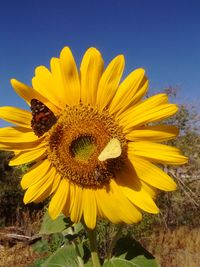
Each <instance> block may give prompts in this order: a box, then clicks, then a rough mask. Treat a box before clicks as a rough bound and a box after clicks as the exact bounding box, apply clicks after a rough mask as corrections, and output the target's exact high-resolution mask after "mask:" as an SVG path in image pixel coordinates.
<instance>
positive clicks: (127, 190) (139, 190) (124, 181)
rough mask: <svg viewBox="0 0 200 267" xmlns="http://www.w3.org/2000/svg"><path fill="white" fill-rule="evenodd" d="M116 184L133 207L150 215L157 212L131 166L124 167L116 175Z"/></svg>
mask: <svg viewBox="0 0 200 267" xmlns="http://www.w3.org/2000/svg"><path fill="white" fill-rule="evenodd" d="M116 183H117V185H118V186H119V187H120V189H121V190H122V191H123V193H124V195H126V197H127V198H128V199H129V200H130V201H131V202H132V203H133V204H134V205H136V206H137V207H139V208H140V209H142V210H144V211H147V212H150V213H158V212H159V210H158V208H157V206H156V204H155V203H154V201H153V200H152V198H151V196H150V195H149V194H148V193H147V191H145V190H144V188H143V187H142V184H141V183H140V181H139V179H138V177H137V175H136V173H135V171H134V169H133V167H132V166H131V165H126V166H125V168H124V169H123V170H121V171H120V172H118V173H117V179H116Z"/></svg>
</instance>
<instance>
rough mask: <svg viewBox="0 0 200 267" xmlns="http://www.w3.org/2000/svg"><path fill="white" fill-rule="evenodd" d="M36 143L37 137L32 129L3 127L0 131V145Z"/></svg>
mask: <svg viewBox="0 0 200 267" xmlns="http://www.w3.org/2000/svg"><path fill="white" fill-rule="evenodd" d="M34 141H38V137H37V136H36V135H35V134H34V133H33V131H32V129H27V128H24V127H18V126H17V127H5V128H1V129H0V142H2V143H17V142H18V143H24V142H34Z"/></svg>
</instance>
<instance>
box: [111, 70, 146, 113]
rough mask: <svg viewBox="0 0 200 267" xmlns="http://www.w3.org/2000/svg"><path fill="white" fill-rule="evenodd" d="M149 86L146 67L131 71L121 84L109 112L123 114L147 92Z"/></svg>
mask: <svg viewBox="0 0 200 267" xmlns="http://www.w3.org/2000/svg"><path fill="white" fill-rule="evenodd" d="M147 88H148V80H147V78H146V76H145V70H144V69H137V70H135V71H133V72H132V73H130V74H129V75H128V76H127V78H126V79H125V80H124V81H123V82H122V83H121V84H120V86H119V88H118V90H117V92H116V95H115V96H114V98H113V100H112V102H111V104H110V107H109V112H110V113H111V114H113V113H116V112H119V113H118V114H121V112H122V111H123V110H125V109H126V108H127V107H129V106H130V105H134V104H135V103H137V102H138V101H139V100H140V99H141V98H142V97H143V96H144V95H145V94H146V91H147Z"/></svg>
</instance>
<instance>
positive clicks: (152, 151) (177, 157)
mask: <svg viewBox="0 0 200 267" xmlns="http://www.w3.org/2000/svg"><path fill="white" fill-rule="evenodd" d="M128 155H129V157H131V156H140V157H143V158H147V159H149V160H150V161H151V162H158V163H163V164H173V165H180V164H185V163H187V162H188V159H187V157H184V156H182V155H181V153H180V150H179V149H177V148H175V147H172V146H167V145H162V144H157V143H152V142H145V141H141V142H129V143H128Z"/></svg>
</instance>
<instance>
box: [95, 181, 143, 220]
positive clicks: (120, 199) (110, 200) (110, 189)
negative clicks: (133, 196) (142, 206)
mask: <svg viewBox="0 0 200 267" xmlns="http://www.w3.org/2000/svg"><path fill="white" fill-rule="evenodd" d="M95 196H96V202H97V208H98V213H99V215H100V216H101V217H103V218H107V219H108V220H110V221H111V222H113V223H121V222H124V223H127V224H131V223H137V222H139V221H140V220H141V218H142V216H141V213H140V212H139V210H138V209H137V208H136V207H135V206H134V205H132V204H131V202H130V201H129V200H128V198H127V197H126V196H125V195H124V194H123V193H122V190H120V187H118V185H117V184H116V182H115V181H114V180H111V182H110V185H109V186H107V187H106V188H102V189H98V190H96V191H95Z"/></svg>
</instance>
